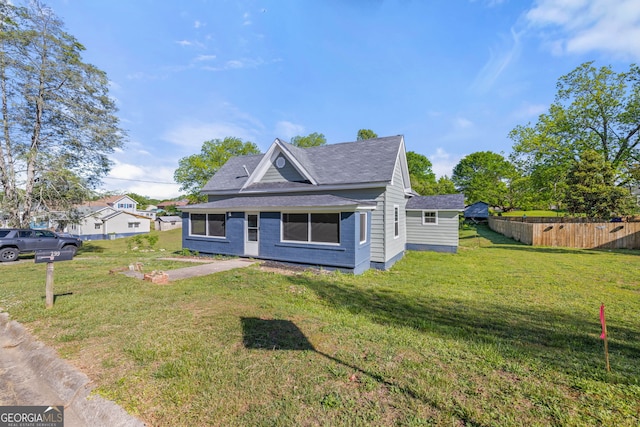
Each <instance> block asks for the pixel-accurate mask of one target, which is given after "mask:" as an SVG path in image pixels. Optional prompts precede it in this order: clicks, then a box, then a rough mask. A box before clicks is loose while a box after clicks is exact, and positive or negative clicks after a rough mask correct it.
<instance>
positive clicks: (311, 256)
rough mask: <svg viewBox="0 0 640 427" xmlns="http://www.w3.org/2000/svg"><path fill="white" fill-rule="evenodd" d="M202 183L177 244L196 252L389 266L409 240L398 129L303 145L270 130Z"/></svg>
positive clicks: (350, 266)
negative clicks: (266, 142)
mask: <svg viewBox="0 0 640 427" xmlns="http://www.w3.org/2000/svg"><path fill="white" fill-rule="evenodd" d="M202 193H204V194H205V195H207V197H208V201H207V202H206V203H200V204H195V205H187V206H184V207H183V208H182V211H183V228H182V229H183V232H182V233H183V238H182V245H183V248H186V249H189V250H193V251H198V252H200V253H212V254H226V255H237V256H247V257H256V258H261V259H269V260H277V261H283V262H291V263H302V264H307V265H319V266H326V267H330V268H337V269H341V270H346V271H350V272H353V273H356V274H358V273H361V272H363V271H365V270H367V269H369V268H372V267H373V268H378V269H388V268H390V267H391V266H392V265H393V264H394V263H395V262H396V261H398V260H399V259H400V258H402V256H403V255H404V252H405V249H406V248H407V221H406V215H407V210H406V205H407V201H408V200H409V199H410V198H411V197H412V195H413V193H412V192H411V184H410V181H409V171H408V168H407V158H406V152H405V143H404V138H403V137H402V136H391V137H384V138H376V139H370V140H365V141H356V142H347V143H340V144H331V145H324V146H319V147H310V148H300V147H296V146H293V145H291V144H288V143H286V142H284V141H282V140H280V139H276V140H275V141H274V142H273V144H271V146H270V147H269V149H268V150H267V152H266V153H265V154H259V155H250V156H240V157H234V158H231V159H229V160H228V161H227V163H225V164H224V165H223V166H222V167H221V168H220V169H219V170H218V172H217V173H216V174H215V175H214V176H213V177H212V178H211V180H210V181H209V182H208V183H207V184H206V185H205V186H204V187H203V188H202ZM443 212H444V211H443ZM443 215H444V213H443ZM444 222H445V223H446V221H444ZM437 226H438V225H436V227H437ZM432 230H435V228H432ZM457 232H458V231H457V227H456V230H455V234H456V238H457ZM418 240H419V239H418ZM414 244H422V243H421V242H417V243H414ZM424 244H425V245H429V244H430V243H429V242H428V241H426V242H425V243H424ZM447 244H449V242H446V243H445V244H443V246H446V245H447ZM434 245H438V244H437V243H434Z"/></svg>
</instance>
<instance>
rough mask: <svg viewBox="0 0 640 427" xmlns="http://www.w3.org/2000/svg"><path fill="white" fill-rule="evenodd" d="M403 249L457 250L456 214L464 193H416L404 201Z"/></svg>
mask: <svg viewBox="0 0 640 427" xmlns="http://www.w3.org/2000/svg"><path fill="white" fill-rule="evenodd" d="M406 209H407V249H409V250H416V251H424V250H428V251H436V252H452V253H455V252H457V251H458V228H459V220H458V216H459V214H460V212H462V211H464V194H444V195H438V196H416V197H412V198H411V199H409V201H408V202H407V208H406Z"/></svg>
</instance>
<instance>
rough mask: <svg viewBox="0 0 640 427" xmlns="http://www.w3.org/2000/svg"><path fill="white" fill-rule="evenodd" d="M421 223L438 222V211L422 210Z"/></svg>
mask: <svg viewBox="0 0 640 427" xmlns="http://www.w3.org/2000/svg"><path fill="white" fill-rule="evenodd" d="M422 224H423V225H428V224H438V212H436V211H422Z"/></svg>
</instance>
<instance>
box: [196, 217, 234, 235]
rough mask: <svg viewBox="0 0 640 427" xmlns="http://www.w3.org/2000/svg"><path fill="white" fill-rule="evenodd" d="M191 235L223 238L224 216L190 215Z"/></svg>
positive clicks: (225, 220)
mask: <svg viewBox="0 0 640 427" xmlns="http://www.w3.org/2000/svg"><path fill="white" fill-rule="evenodd" d="M189 222H190V223H191V235H193V236H209V237H225V236H226V231H225V230H226V225H227V224H226V223H227V215H226V214H196V213H192V214H191V215H190V221H189Z"/></svg>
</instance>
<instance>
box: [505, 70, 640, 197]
mask: <svg viewBox="0 0 640 427" xmlns="http://www.w3.org/2000/svg"><path fill="white" fill-rule="evenodd" d="M557 89H558V91H557V94H556V97H555V101H554V103H553V104H552V105H551V107H550V108H549V112H548V113H546V114H542V115H541V116H540V117H539V119H538V122H537V123H536V124H534V125H530V124H528V125H526V126H517V127H516V128H515V129H513V130H512V131H511V133H510V134H509V136H510V137H511V139H513V140H514V141H515V144H514V147H513V154H512V157H511V158H512V160H513V161H514V163H516V164H517V166H518V167H519V168H521V170H522V171H523V172H524V173H525V174H526V175H527V176H530V177H531V184H532V185H533V186H534V189H535V190H536V191H537V192H538V193H539V194H541V195H544V197H545V198H546V199H548V200H554V199H555V200H558V199H557V198H558V197H559V195H560V194H559V192H558V187H561V188H563V187H565V184H566V180H567V178H568V176H569V174H568V171H569V170H570V169H571V168H572V167H573V166H574V165H575V163H576V162H577V161H578V160H579V159H580V158H581V157H582V155H583V154H584V153H585V152H586V151H587V150H594V151H596V152H597V153H599V154H600V156H601V157H602V159H603V161H604V162H606V163H607V164H609V165H610V167H611V169H612V172H613V175H612V176H611V182H610V183H609V184H613V183H615V184H616V185H618V186H623V185H625V184H628V183H630V182H637V181H638V180H639V178H640V174H639V173H638V172H640V167H639V166H640V150H639V147H638V144H640V67H638V66H637V65H635V64H634V65H631V66H630V67H629V71H627V72H621V73H615V72H614V71H613V70H612V69H611V67H601V68H599V69H598V68H596V67H594V66H593V62H587V63H584V64H582V65H580V66H579V67H577V68H576V69H575V70H573V71H572V72H570V73H569V74H567V75H565V76H562V77H560V79H559V80H558V84H557Z"/></svg>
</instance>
